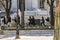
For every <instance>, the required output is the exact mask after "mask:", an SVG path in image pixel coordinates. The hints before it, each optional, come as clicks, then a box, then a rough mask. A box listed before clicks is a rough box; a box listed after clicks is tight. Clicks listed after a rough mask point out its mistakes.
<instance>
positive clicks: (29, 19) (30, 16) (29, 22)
mask: <svg viewBox="0 0 60 40" xmlns="http://www.w3.org/2000/svg"><path fill="white" fill-rule="evenodd" d="M28 20H29V25H30V24H31V23H32V21H31V16H29V19H28Z"/></svg>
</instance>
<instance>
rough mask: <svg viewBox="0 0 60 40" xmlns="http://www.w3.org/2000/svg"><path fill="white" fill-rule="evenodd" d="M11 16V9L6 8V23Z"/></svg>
mask: <svg viewBox="0 0 60 40" xmlns="http://www.w3.org/2000/svg"><path fill="white" fill-rule="evenodd" d="M9 17H10V10H9V9H6V18H7V19H6V23H8V19H9Z"/></svg>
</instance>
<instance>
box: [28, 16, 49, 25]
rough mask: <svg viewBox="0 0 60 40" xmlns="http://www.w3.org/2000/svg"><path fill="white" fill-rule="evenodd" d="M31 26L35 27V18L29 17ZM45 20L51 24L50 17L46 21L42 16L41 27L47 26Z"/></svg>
mask: <svg viewBox="0 0 60 40" xmlns="http://www.w3.org/2000/svg"><path fill="white" fill-rule="evenodd" d="M28 20H29V25H35V24H36V23H35V18H34V16H29V19H28ZM45 20H46V21H47V22H49V17H47V19H44V17H43V16H42V19H41V26H43V25H44V26H46V25H45Z"/></svg>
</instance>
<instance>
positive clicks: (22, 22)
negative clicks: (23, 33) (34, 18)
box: [21, 0, 24, 28]
mask: <svg viewBox="0 0 60 40" xmlns="http://www.w3.org/2000/svg"><path fill="white" fill-rule="evenodd" d="M21 26H22V28H24V0H22V13H21Z"/></svg>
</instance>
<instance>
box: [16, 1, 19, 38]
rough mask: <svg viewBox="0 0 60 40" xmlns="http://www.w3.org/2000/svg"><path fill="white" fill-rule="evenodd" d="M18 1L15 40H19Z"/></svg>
mask: <svg viewBox="0 0 60 40" xmlns="http://www.w3.org/2000/svg"><path fill="white" fill-rule="evenodd" d="M18 20H19V19H18V0H17V23H16V24H17V26H16V39H19V29H18V28H19V24H18Z"/></svg>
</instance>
